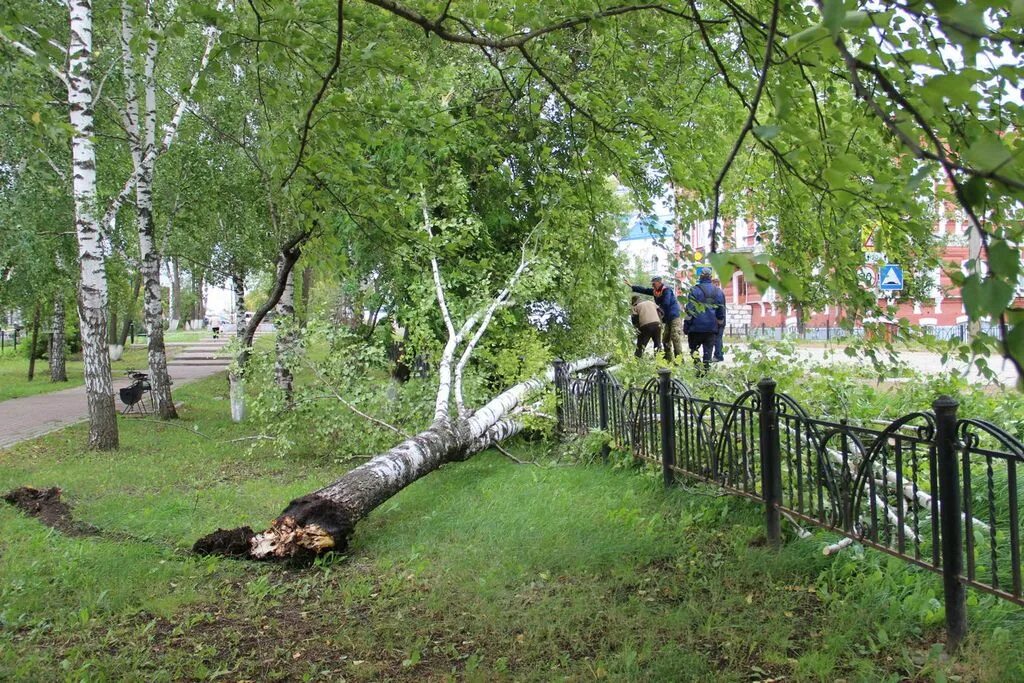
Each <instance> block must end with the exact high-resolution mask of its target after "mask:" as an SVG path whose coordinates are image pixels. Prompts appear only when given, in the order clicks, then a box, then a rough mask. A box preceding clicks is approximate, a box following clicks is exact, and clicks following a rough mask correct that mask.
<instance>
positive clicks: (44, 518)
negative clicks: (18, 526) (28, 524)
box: [4, 486, 99, 536]
mask: <svg viewBox="0 0 1024 683" xmlns="http://www.w3.org/2000/svg"><path fill="white" fill-rule="evenodd" d="M60 493H61V491H60V488H59V487H57V486H54V487H51V488H48V489H42V490H40V489H34V488H32V487H31V486H22V487H20V488H16V489H14V490H13V491H10V492H9V493H7V495H5V496H4V500H5V501H7V502H8V503H10V504H11V505H13V506H14V507H16V508H18V509H19V510H21V511H22V512H24V513H25V514H26V515H28V516H29V517H35V518H36V519H38V520H39V521H40V522H42V523H43V524H45V525H46V526H48V527H51V528H54V529H56V530H58V531H61V532H63V533H65V534H67V535H69V536H94V535H96V534H98V533H99V529H97V528H96V527H94V526H92V525H91V524H85V523H84V522H76V521H75V520H74V518H73V517H72V516H71V506H70V505H68V504H67V503H65V502H64V501H63V500H61V499H60Z"/></svg>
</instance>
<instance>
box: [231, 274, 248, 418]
mask: <svg viewBox="0 0 1024 683" xmlns="http://www.w3.org/2000/svg"><path fill="white" fill-rule="evenodd" d="M231 285H232V289H233V290H234V295H235V336H236V337H237V338H238V340H239V343H240V344H241V348H240V349H239V351H238V356H237V358H236V359H235V365H236V366H237V367H235V368H234V369H232V370H231V371H230V372H229V373H228V395H229V401H230V403H231V421H232V422H242V421H244V420H245V364H246V361H248V359H249V351H248V348H247V347H246V345H245V278H244V277H243V276H242V275H238V274H236V275H233V276H232V277H231Z"/></svg>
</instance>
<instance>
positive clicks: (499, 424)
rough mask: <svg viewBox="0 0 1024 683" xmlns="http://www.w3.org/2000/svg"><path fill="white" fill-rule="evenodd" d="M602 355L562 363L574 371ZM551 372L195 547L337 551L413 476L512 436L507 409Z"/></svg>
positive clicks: (262, 552) (273, 553)
mask: <svg viewBox="0 0 1024 683" xmlns="http://www.w3.org/2000/svg"><path fill="white" fill-rule="evenodd" d="M599 360H600V359H598V358H587V359H584V360H580V361H576V362H575V363H571V364H569V366H568V370H570V371H578V370H582V369H585V368H588V367H591V366H593V365H594V364H595V363H597V362H598V361H599ZM553 379H554V372H553V371H550V370H549V371H548V372H547V374H546V375H545V376H544V377H538V378H534V379H531V380H529V381H526V382H523V383H521V384H517V385H516V386H514V387H512V388H511V389H508V390H506V391H505V392H503V393H501V394H499V395H498V396H497V397H495V398H494V399H493V400H491V401H490V402H489V403H487V404H486V405H485V406H484V407H482V408H481V409H480V410H478V411H476V412H475V413H474V414H473V415H472V416H471V417H467V418H456V419H449V418H447V417H442V418H440V419H435V420H434V422H433V423H432V424H431V425H430V427H429V428H427V429H426V430H424V431H422V432H420V433H419V434H416V435H415V436H412V437H410V438H408V439H406V440H405V441H403V442H402V443H400V444H398V445H397V446H395V447H394V448H392V449H391V450H389V451H387V452H385V453H381V454H380V455H378V456H376V457H375V458H373V459H372V460H370V461H369V462H367V463H365V464H363V465H360V466H359V467H357V468H355V469H353V470H351V471H349V472H347V473H346V474H345V475H344V476H343V477H341V478H340V479H338V480H337V481H335V482H334V483H332V484H329V485H328V486H325V487H324V488H322V489H320V490H319V491H315V492H313V493H310V494H308V495H305V496H302V497H301V498H296V499H295V500H293V501H292V502H291V503H289V505H288V507H287V508H285V510H284V512H282V513H281V515H280V516H279V517H278V518H277V519H275V520H274V522H273V523H272V524H271V526H270V528H269V529H267V530H266V531H264V532H262V533H254V532H253V530H252V529H251V528H249V527H241V528H239V529H232V530H222V529H218V530H217V531H216V532H214V533H212V534H210V535H208V536H205V537H203V538H201V539H199V540H198V541H196V543H195V545H194V546H193V550H194V551H195V552H197V553H202V554H224V555H232V556H238V557H250V558H253V559H284V558H291V557H300V558H301V557H311V556H315V555H317V554H319V553H322V552H324V551H327V550H336V551H343V550H345V548H346V547H347V545H348V541H349V539H350V538H351V536H352V533H353V531H354V530H355V525H356V523H357V522H358V521H359V520H360V519H362V518H363V517H365V516H366V515H368V514H369V513H370V511H372V510H373V509H374V508H376V507H377V506H378V505H380V504H381V503H383V502H384V501H386V500H387V499H388V498H390V497H391V496H393V495H395V494H396V493H398V492H399V491H401V490H402V489H403V488H405V487H406V486H408V485H409V484H411V483H413V482H414V481H416V480H418V479H420V478H422V477H424V476H426V475H427V474H430V473H431V472H433V471H434V470H436V469H438V468H440V467H441V466H442V465H444V464H446V463H449V462H457V461H462V460H466V459H467V458H469V457H471V456H473V455H475V454H476V453H479V452H480V451H482V450H485V449H486V448H488V447H490V446H492V445H494V444H496V443H499V442H500V441H502V440H504V439H507V438H509V437H511V436H512V435H514V434H516V433H517V432H518V431H519V428H520V425H519V423H518V421H516V420H515V419H514V416H513V413H514V411H515V409H516V408H517V407H518V406H519V405H520V404H521V402H522V400H523V398H524V397H525V396H526V395H527V394H529V393H530V392H531V391H535V390H536V389H539V388H541V387H542V386H544V384H546V383H548V382H551V381H553Z"/></svg>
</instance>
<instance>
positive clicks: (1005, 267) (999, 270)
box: [988, 239, 1020, 280]
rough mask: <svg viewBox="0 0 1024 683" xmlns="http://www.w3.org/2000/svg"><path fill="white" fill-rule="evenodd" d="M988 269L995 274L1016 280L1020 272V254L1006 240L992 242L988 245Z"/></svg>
mask: <svg viewBox="0 0 1024 683" xmlns="http://www.w3.org/2000/svg"><path fill="white" fill-rule="evenodd" d="M988 267H989V269H990V270H991V271H992V273H993V274H995V275H997V276H999V277H1002V278H1006V279H1007V280H1014V279H1016V277H1017V274H1018V273H1019V272H1020V252H1019V251H1018V250H1017V249H1016V248H1014V247H1011V246H1010V245H1009V244H1007V242H1006V240H999V239H997V240H992V241H991V242H990V243H989V245H988Z"/></svg>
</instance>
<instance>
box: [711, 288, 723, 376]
mask: <svg viewBox="0 0 1024 683" xmlns="http://www.w3.org/2000/svg"><path fill="white" fill-rule="evenodd" d="M711 284H713V285H714V286H715V287H717V288H718V289H722V283H721V281H719V279H718V278H717V277H713V278H711ZM722 294H723V295H724V294H725V291H724V290H723V291H722ZM724 337H725V319H724V318H723V319H722V321H721V322H720V323H719V325H718V336H716V337H715V362H716V363H721V362H722V361H724V360H725V345H724V343H723V342H724Z"/></svg>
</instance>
